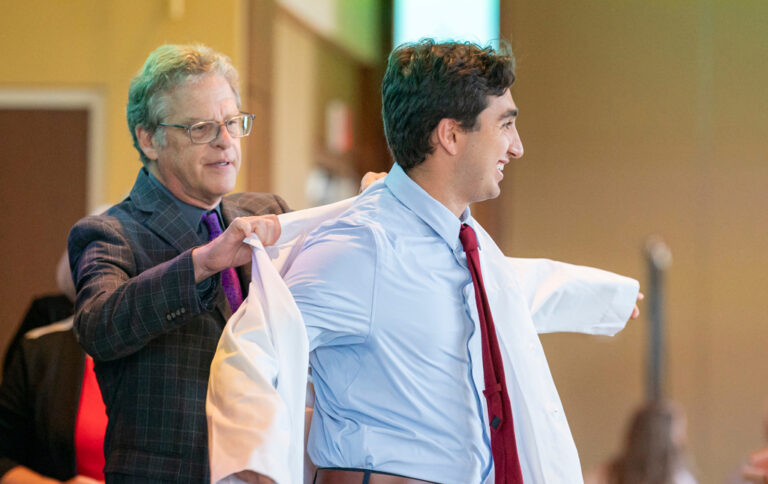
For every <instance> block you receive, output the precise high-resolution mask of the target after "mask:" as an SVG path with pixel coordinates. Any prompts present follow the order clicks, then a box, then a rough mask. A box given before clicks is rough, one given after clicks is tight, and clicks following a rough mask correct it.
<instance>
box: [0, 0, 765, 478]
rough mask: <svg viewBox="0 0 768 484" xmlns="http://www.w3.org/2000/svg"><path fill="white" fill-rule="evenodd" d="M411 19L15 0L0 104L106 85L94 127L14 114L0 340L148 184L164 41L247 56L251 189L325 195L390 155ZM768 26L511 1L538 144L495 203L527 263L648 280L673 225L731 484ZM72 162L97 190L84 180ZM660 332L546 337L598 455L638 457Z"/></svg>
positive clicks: (744, 359) (365, 12)
mask: <svg viewBox="0 0 768 484" xmlns="http://www.w3.org/2000/svg"><path fill="white" fill-rule="evenodd" d="M391 11H392V6H391V4H390V2H389V1H385V0H366V1H353V0H322V1H320V0H316V1H311V0H283V1H276V0H252V1H248V0H220V1H218V2H208V1H204V0H134V1H132V2H119V1H96V0H71V1H68V2H56V1H44V0H28V1H27V2H12V1H11V0H0V12H2V15H0V50H1V51H2V53H3V61H2V62H1V63H0V111H3V110H6V111H11V110H12V109H13V110H19V109H27V110H29V109H31V110H35V109H41V107H40V106H41V104H40V103H42V106H43V107H45V106H46V103H48V104H50V106H48V109H54V110H55V109H61V108H60V107H59V108H57V107H55V106H61V104H62V103H58V104H57V103H56V102H53V101H45V99H51V96H52V97H53V98H56V97H57V96H58V97H59V98H66V99H71V98H72V96H74V97H75V98H76V99H85V101H76V102H74V105H75V108H74V109H73V110H74V111H77V112H79V113H80V114H77V113H76V114H75V115H74V116H75V118H74V119H75V121H61V122H54V123H52V126H50V127H48V126H45V127H44V126H42V125H39V124H36V123H33V122H27V123H21V129H19V130H17V131H13V132H12V133H13V135H12V136H10V135H9V134H8V133H11V131H10V127H11V126H13V125H14V124H17V125H18V124H19V123H18V122H16V123H14V120H15V119H20V118H18V117H17V116H18V114H16V113H15V111H14V112H13V113H11V114H9V116H11V118H10V121H8V120H6V121H5V123H6V124H4V125H3V124H2V123H0V126H5V128H4V132H3V133H0V157H1V158H0V159H2V163H3V165H4V167H3V168H2V173H3V184H2V188H1V189H0V203H2V205H3V207H5V208H6V209H7V207H9V206H10V207H14V208H12V210H11V211H13V212H14V213H15V214H16V215H21V216H20V218H19V219H18V221H16V222H14V223H13V224H4V227H3V229H2V232H0V254H2V256H1V257H2V258H0V263H2V264H3V267H4V274H5V278H4V280H3V282H2V284H0V347H4V346H5V344H6V342H7V340H8V338H9V337H10V335H11V334H12V332H13V331H14V329H15V326H16V325H17V324H18V322H19V321H20V319H21V317H22V315H23V313H24V310H25V308H26V306H27V305H28V304H29V301H30V300H31V298H32V297H33V296H35V295H38V294H42V293H46V292H54V291H55V290H56V289H55V283H54V277H53V273H54V265H55V260H56V258H57V257H58V255H59V254H60V252H61V250H62V249H63V247H64V245H65V240H66V231H67V229H68V227H69V226H71V224H72V223H73V222H74V221H75V220H76V219H77V218H79V217H80V216H82V215H85V214H86V213H87V212H88V211H89V210H91V209H93V208H95V207H96V206H98V205H100V204H103V203H115V202H117V201H119V200H120V199H121V198H122V197H123V196H124V195H125V194H126V193H127V192H128V190H129V189H130V187H131V186H132V184H133V181H134V179H135V176H136V172H137V170H138V169H139V167H140V162H139V161H138V156H137V153H136V151H135V150H134V148H133V147H132V145H131V139H130V135H129V133H128V132H127V128H126V124H125V110H124V107H125V101H126V96H127V90H128V85H129V82H130V79H131V77H132V76H133V74H134V73H135V72H136V71H137V70H138V69H139V67H140V66H141V63H142V62H143V60H144V59H145V58H146V56H147V54H148V53H149V52H150V51H151V50H152V49H153V48H155V47H156V46H157V45H159V44H161V43H164V42H174V43H182V42H191V41H199V42H202V43H205V44H208V45H210V46H212V47H214V48H215V49H217V50H220V51H222V52H224V53H226V54H228V55H229V56H230V57H231V58H232V60H233V62H234V64H235V66H236V67H237V68H238V69H239V70H240V73H241V76H242V79H241V81H242V86H243V100H244V102H243V108H244V109H245V110H248V111H250V112H253V113H255V114H256V115H257V118H256V125H255V126H256V129H255V130H254V133H253V134H252V135H251V136H250V137H249V138H248V139H247V142H246V143H245V148H244V165H243V170H242V172H241V175H240V177H239V182H238V187H237V189H238V190H255V191H274V192H276V193H279V194H280V195H282V196H283V197H285V198H286V200H287V201H288V202H289V204H291V205H292V206H293V207H294V208H303V207H307V206H310V205H312V204H313V203H315V202H316V201H317V200H318V198H317V193H318V190H317V187H318V186H326V187H327V186H328V184H335V185H333V186H334V187H335V188H334V190H335V191H333V190H332V192H333V193H337V194H344V193H347V191H348V190H350V189H352V190H354V188H350V180H351V183H352V186H354V184H356V183H357V180H358V179H359V176H360V175H361V174H362V173H364V172H365V171H367V170H386V169H388V167H389V165H390V164H391V161H390V159H389V155H388V153H387V151H386V145H385V143H384V139H383V134H382V128H381V121H380V100H379V92H378V87H379V83H380V79H381V74H382V71H383V66H384V62H385V59H386V54H387V52H388V51H389V50H390V48H391V34H390V32H391V18H390V17H391ZM766 25H768V2H765V1H762V0H743V1H738V2H734V1H727V0H698V1H697V0H676V1H655V2H647V1H645V2H641V1H639V0H627V1H623V2H615V1H612V2H609V1H605V0H583V1H581V2H562V1H556V0H502V1H501V5H500V27H501V28H500V32H501V35H502V36H503V37H505V38H506V39H508V40H509V41H510V42H511V45H512V47H513V48H514V50H515V52H516V56H517V59H518V70H517V71H518V81H517V82H516V84H515V86H514V87H513V96H514V97H515V100H516V102H517V104H518V106H519V108H520V112H521V114H520V118H519V129H520V133H521V136H522V138H523V142H524V144H525V149H526V155H525V157H524V158H523V159H522V160H520V161H518V162H515V163H514V164H511V165H510V166H509V167H507V169H506V171H505V175H506V176H505V181H504V182H503V185H502V196H501V197H500V198H499V199H497V200H494V201H491V202H486V203H484V204H481V205H479V206H477V207H473V210H474V213H476V214H477V216H478V218H479V219H480V220H481V221H482V222H483V223H484V224H485V225H486V226H487V227H488V228H489V230H490V231H491V233H492V234H493V235H494V236H495V237H496V238H497V240H498V241H500V245H501V246H502V248H503V249H504V250H505V252H506V253H507V254H509V255H515V256H522V257H549V258H554V259H559V260H566V261H570V262H574V263H578V264H586V265H593V266H598V267H602V268H606V269H609V270H613V271H616V272H621V273H624V274H627V275H631V276H634V277H636V278H638V279H640V281H641V284H643V285H645V284H646V283H647V274H646V271H647V269H646V267H645V263H644V261H643V255H642V247H643V244H644V242H645V239H646V237H647V236H648V235H650V234H654V233H657V234H660V235H662V236H663V237H664V238H665V240H666V241H667V243H668V244H669V246H670V247H671V249H672V252H673V257H674V262H673V265H672V266H671V267H670V269H669V271H668V275H667V276H668V279H667V289H668V291H667V293H666V300H667V321H668V327H667V337H668V360H667V364H668V373H667V379H666V386H665V390H666V393H667V395H669V396H670V397H671V398H672V399H674V400H676V401H678V402H680V403H681V404H682V405H683V406H684V407H685V409H686V410H687V413H688V421H689V440H690V447H691V451H692V454H693V457H694V463H695V466H696V469H697V471H698V476H699V477H700V479H701V482H703V483H719V482H723V479H724V478H725V476H726V474H728V473H729V472H731V471H732V470H733V469H735V467H736V466H737V465H738V464H739V463H740V461H741V460H742V459H743V457H744V456H745V455H746V454H747V453H748V452H750V451H751V450H754V449H757V448H759V447H761V446H763V445H764V444H765V442H764V438H763V435H762V425H761V420H762V416H763V409H764V406H765V402H766V397H768V385H766V384H765V383H764V382H765V381H766V379H767V377H768V357H766V356H765V353H766V351H765V350H764V347H765V346H766V342H768V330H767V329H765V326H766V322H767V321H766V319H767V318H768V316H766V315H768V297H766V296H765V295H764V294H763V293H764V292H765V290H766V287H768V276H766V274H768V256H766V253H765V247H766V245H767V244H768V211H766V208H765V207H766V202H768V195H766V187H768V163H767V162H768V144H767V142H766V139H767V138H768V114H767V113H768V94H766V90H765V86H766V85H768V65H767V64H766V62H765V59H766V58H767V54H768V29H766ZM73 93H74V94H73ZM25 96H29V99H32V100H30V101H24V102H21V103H19V102H17V103H16V104H14V103H13V102H10V101H8V99H9V98H10V99H17V100H18V99H22V98H24V99H27V98H26V97H25ZM34 99H38V100H40V99H43V100H42V101H34ZM19 104H20V105H21V107H20V106H19ZM64 104H65V105H66V104H67V102H65V103H64ZM70 104H71V103H70ZM28 105H29V106H33V107H32V108H30V107H29V106H28ZM25 106H26V107H25ZM51 106H53V107H51ZM82 113H85V117H87V118H88V119H89V120H90V121H84V123H85V125H86V126H88V123H89V122H90V123H91V124H90V126H91V129H90V130H89V129H85V130H84V131H83V130H82V129H81V130H80V131H77V130H74V131H73V130H68V129H64V130H63V133H61V134H60V135H59V136H61V138H56V139H63V140H66V139H70V138H77V139H81V140H82V138H83V137H84V135H83V134H82V133H83V132H85V133H91V134H90V135H85V138H86V139H84V140H82V143H83V145H84V147H83V146H80V147H76V148H72V149H71V150H69V149H67V150H64V149H63V148H62V147H63V146H64V144H63V141H62V142H58V141H56V142H54V143H53V146H52V147H51V148H49V150H48V151H45V152H42V155H41V156H42V158H43V161H40V162H39V163H41V164H40V165H35V169H34V170H33V174H32V175H29V174H20V173H21V172H19V171H17V170H15V169H12V168H13V166H14V165H17V164H20V165H21V164H25V165H27V164H31V162H30V161H29V160H27V159H18V157H19V156H21V155H19V153H26V152H21V151H18V146H19V145H21V144H29V145H31V148H30V149H33V151H34V149H35V148H36V147H37V145H38V144H40V143H41V140H44V139H48V138H51V139H53V138H52V134H51V132H52V131H54V130H56V128H57V127H59V128H60V127H61V126H62V125H63V126H72V125H73V124H74V123H76V122H77V121H76V120H77V119H80V118H82V117H83V114H82ZM78 116H79V117H80V118H78ZM94 117H95V118H96V119H97V120H98V123H96V124H97V125H98V126H97V128H98V129H96V128H94V127H93V124H94V123H93V119H94ZM57 119H58V118H57ZM82 123H83V122H82V121H81V124H82ZM78 133H79V134H78ZM93 133H97V136H98V137H99V139H98V140H94V139H87V138H88V137H89V136H90V138H93V137H94V134H93ZM78 149H79V150H84V151H77V150H78ZM38 151H39V150H38ZM78 153H80V154H78ZM82 153H87V154H86V155H82ZM38 154H40V153H38ZM30 156H31V155H30ZM83 156H85V157H86V158H87V159H86V160H83V159H81V158H82V157H83ZM24 157H26V155H24ZM70 158H77V159H70ZM36 163H37V162H36ZM42 163H48V164H42ZM38 166H39V168H37V167H38ZM56 167H59V168H56ZM61 167H72V170H71V171H72V172H73V173H79V174H80V175H76V177H79V178H80V180H79V182H78V183H77V184H76V183H75V182H69V181H67V182H64V181H62V180H63V179H64V178H63V176H64V175H65V174H66V173H67V172H68V171H69V170H66V169H64V170H62V168H61ZM57 170H58V171H57ZM308 181H309V182H310V187H312V186H314V187H315V189H314V191H313V189H309V190H308V189H307V182H308ZM324 184H325V185H324ZM62 185H65V188H66V189H62ZM74 187H77V188H74ZM84 190H85V192H86V193H83V191H84ZM17 200H26V201H24V202H23V203H22V204H21V205H20V206H19V204H18V203H17V204H16V205H14V202H15V201H17ZM35 200H41V201H44V203H40V204H38V203H36V202H35ZM9 225H10V226H9ZM32 241H35V242H36V244H33V243H32ZM13 264H16V265H13ZM11 267H14V268H13V269H10V268H11ZM646 338H647V321H646V319H645V317H644V316H643V317H641V319H640V320H637V321H635V322H633V323H631V324H630V325H629V327H628V328H627V329H626V330H625V331H624V332H622V333H620V334H619V335H618V336H617V337H615V338H595V337H587V336H580V335H545V336H543V337H542V340H543V342H544V345H545V350H546V352H547V355H548V359H549V363H550V366H551V368H552V371H553V374H554V377H555V381H556V383H557V385H558V388H559V390H560V393H561V397H562V399H563V403H564V405H565V409H566V412H567V414H568V418H569V422H570V424H571V428H572V430H573V434H574V437H575V439H576V443H577V446H578V448H579V451H580V454H581V457H582V464H583V467H584V468H585V469H589V468H590V467H592V466H593V465H595V464H597V463H598V462H600V461H602V460H604V459H606V458H608V457H609V456H610V455H612V454H613V453H614V452H615V451H616V449H617V448H618V447H619V445H620V440H621V435H622V434H623V432H624V429H625V425H626V419H627V417H628V415H629V414H630V412H631V411H632V409H633V408H635V407H636V406H637V405H638V404H639V403H641V402H642V400H643V398H644V377H645V373H644V372H645V366H644V365H645V351H646Z"/></svg>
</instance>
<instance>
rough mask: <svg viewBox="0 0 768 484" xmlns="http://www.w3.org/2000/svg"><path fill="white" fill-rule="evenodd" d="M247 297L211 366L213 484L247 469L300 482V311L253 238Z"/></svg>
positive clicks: (303, 360)
mask: <svg viewBox="0 0 768 484" xmlns="http://www.w3.org/2000/svg"><path fill="white" fill-rule="evenodd" d="M250 243H253V244H254V250H253V263H252V278H251V284H250V288H249V292H248V298H247V299H246V301H245V302H244V303H243V304H242V305H241V306H240V308H239V309H238V310H237V312H236V313H235V314H234V315H233V316H232V317H231V318H230V320H229V321H228V322H227V325H226V327H225V328H224V332H223V333H222V336H221V339H220V340H219V345H218V348H217V350H216V354H215V356H214V358H213V362H212V363H211V373H210V378H209V383H208V398H207V402H206V414H207V417H208V447H209V451H208V452H209V457H210V467H211V482H214V483H219V482H221V483H235V482H241V481H240V480H239V479H238V478H237V477H236V474H237V473H238V472H241V471H244V470H249V471H254V472H257V473H259V474H263V475H266V476H268V477H270V478H272V479H273V480H274V481H275V482H277V483H278V484H301V483H302V482H303V461H304V412H305V408H304V403H305V392H306V384H307V368H308V365H309V356H308V344H307V335H306V331H305V329H304V322H303V320H302V317H301V314H300V313H299V309H298V308H297V307H296V303H295V302H294V301H293V298H292V297H291V294H290V292H289V291H288V287H287V286H286V285H285V283H284V282H283V280H282V278H281V277H280V275H279V274H278V272H277V270H276V269H275V267H274V266H273V265H272V262H271V260H270V259H269V257H267V254H266V252H265V250H264V248H263V247H262V246H261V243H260V242H259V241H258V239H257V238H254V240H251V241H250Z"/></svg>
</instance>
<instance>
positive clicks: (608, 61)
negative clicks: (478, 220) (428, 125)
mask: <svg viewBox="0 0 768 484" xmlns="http://www.w3.org/2000/svg"><path fill="white" fill-rule="evenodd" d="M766 25H768V3H765V2H758V1H744V2H728V1H724V0H723V1H693V0H691V1H679V2H641V1H629V2H608V1H601V0H587V1H582V2H561V1H559V0H514V1H512V0H510V1H509V2H505V3H504V6H503V12H502V34H503V35H505V36H507V37H508V38H511V41H512V45H513V46H514V48H515V51H516V55H517V58H518V82H517V83H516V85H515V87H514V89H513V95H514V96H515V99H516V101H517V103H518V106H519V107H520V111H521V114H520V119H519V129H520V132H521V135H522V137H523V141H524V144H525V148H526V155H525V157H524V158H523V159H522V160H521V161H519V162H516V163H515V166H514V168H513V170H511V171H510V170H509V169H507V171H505V175H506V180H505V182H504V192H505V194H504V195H503V201H502V208H501V211H502V213H503V216H504V217H506V223H505V224H503V229H504V233H503V235H504V237H505V240H506V241H507V247H506V250H507V252H508V253H512V254H515V255H518V256H534V257H539V256H546V257H551V258H556V259H561V260H567V261H572V262H575V263H580V264H588V265H594V266H598V267H603V268H607V269H610V270H614V271H618V272H621V273H625V274H628V275H633V276H635V277H636V278H638V279H640V281H641V283H642V284H646V282H647V279H648V278H647V275H646V268H645V265H644V262H643V259H642V254H641V249H642V245H643V242H644V240H645V238H646V236H648V235H649V234H652V233H658V234H661V235H662V236H663V237H664V238H665V239H666V240H667V242H668V244H669V245H670V246H671V249H672V252H673V255H674V263H673V265H672V266H671V268H670V270H669V273H668V281H667V282H668V292H667V301H668V305H667V319H668V323H669V328H668V333H667V335H668V345H669V353H668V355H669V360H668V364H669V367H668V368H669V373H668V381H667V391H668V395H669V396H670V397H671V398H673V399H675V400H677V401H679V402H681V403H682V404H683V405H684V406H685V407H686V409H687V411H688V417H689V438H690V440H691V450H692V452H693V454H694V457H695V464H696V466H697V468H698V470H699V476H700V477H701V478H702V480H701V482H703V483H716V482H722V479H723V477H724V476H725V474H726V473H728V472H730V471H731V470H732V469H733V468H734V467H735V466H736V465H737V464H738V463H739V462H740V460H741V459H742V458H743V457H744V456H745V455H746V454H747V453H748V452H749V451H750V450H754V449H756V448H758V447H760V446H762V445H764V444H765V442H764V440H763V437H762V426H761V420H762V416H763V407H764V402H765V400H766V397H768V385H765V383H764V381H765V378H766V376H767V375H768V357H766V356H765V355H766V351H765V349H764V348H765V342H766V340H768V338H767V336H768V330H766V322H767V321H766V320H767V319H768V298H767V297H766V296H765V295H764V294H763V292H764V291H765V288H766V283H768V277H767V276H766V274H767V273H768V255H766V251H765V248H766V245H767V244H768V211H766V209H765V206H766V202H768V194H767V192H766V188H767V187H768V163H767V162H768V144H766V136H767V135H768V114H767V113H768V95H766V91H765V86H766V85H768V65H766V63H765V62H763V61H762V60H759V59H765V57H766V52H768V29H766V27H765V26H766ZM510 175H511V176H510ZM646 338H647V320H646V319H645V318H642V319H641V320H638V321H636V322H633V323H631V324H630V326H629V327H628V329H626V330H625V331H624V332H623V333H621V334H620V335H619V336H617V337H616V338H613V339H608V338H594V337H586V336H577V335H547V336H544V337H543V338H542V339H543V342H544V345H545V349H546V351H547V355H548V358H549V362H550V365H551V367H552V371H553V374H554V376H555V381H556V383H557V384H558V388H559V390H560V392H561V396H562V399H563V403H564V405H565V408H566V412H567V413H568V417H569V421H570V423H571V427H572V429H573V433H574V437H575V439H576V443H577V446H578V447H579V449H580V454H581V456H582V461H583V464H584V467H585V469H588V468H590V467H591V466H593V465H595V464H596V463H597V462H599V461H601V460H603V459H605V458H607V457H608V456H610V455H611V454H612V453H613V452H614V451H615V450H616V449H617V447H618V445H619V443H620V439H621V436H622V435H623V432H624V429H625V424H626V418H627V416H628V415H629V414H630V413H631V411H632V409H633V408H634V407H635V406H636V405H638V404H639V403H640V402H642V399H643V397H644V390H645V387H644V365H645V348H646Z"/></svg>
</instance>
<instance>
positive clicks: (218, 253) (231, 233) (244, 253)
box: [192, 215, 280, 282]
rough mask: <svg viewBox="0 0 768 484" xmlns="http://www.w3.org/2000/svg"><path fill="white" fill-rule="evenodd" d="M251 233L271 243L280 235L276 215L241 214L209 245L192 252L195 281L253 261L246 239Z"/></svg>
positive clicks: (264, 241) (264, 242)
mask: <svg viewBox="0 0 768 484" xmlns="http://www.w3.org/2000/svg"><path fill="white" fill-rule="evenodd" d="M251 234H256V236H257V237H258V238H259V240H261V243H262V244H264V245H265V246H266V245H272V244H274V243H275V242H277V239H278V238H280V221H279V220H278V219H277V215H259V216H254V217H238V218H236V219H235V220H233V221H232V223H231V224H229V227H227V230H225V231H224V232H223V233H222V234H221V235H219V236H218V237H216V238H215V239H213V240H212V241H210V242H208V243H207V244H205V245H203V246H201V247H198V248H196V249H195V250H193V251H192V263H193V264H194V266H195V282H200V281H202V280H204V279H206V278H208V277H210V276H212V275H214V274H216V273H218V272H221V271H223V270H224V269H227V268H229V267H238V266H241V265H243V264H247V263H248V261H250V260H251V247H250V246H249V245H247V244H245V243H243V239H245V238H246V237H248V236H249V235H251Z"/></svg>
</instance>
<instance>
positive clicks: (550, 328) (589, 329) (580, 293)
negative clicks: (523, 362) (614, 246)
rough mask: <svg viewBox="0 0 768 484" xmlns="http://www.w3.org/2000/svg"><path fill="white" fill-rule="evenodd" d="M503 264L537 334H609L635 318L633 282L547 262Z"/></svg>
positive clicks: (635, 288) (515, 260)
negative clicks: (514, 279)
mask: <svg viewBox="0 0 768 484" xmlns="http://www.w3.org/2000/svg"><path fill="white" fill-rule="evenodd" d="M507 260H508V262H509V265H510V266H509V268H510V269H511V270H513V271H514V273H515V275H516V277H517V279H518V282H519V284H520V288H521V290H522V293H523V297H524V298H525V299H526V302H527V303H528V306H529V308H530V310H531V316H532V317H533V322H534V325H535V326H536V330H537V331H538V332H539V333H548V332H556V331H572V332H580V333H589V334H603V335H613V334H616V333H617V332H618V331H620V330H621V329H622V328H624V325H625V324H626V322H627V320H629V319H630V317H637V316H638V315H639V310H637V306H636V303H637V301H639V300H641V299H642V294H640V293H639V287H640V285H639V283H638V282H637V281H636V280H634V279H630V278H628V277H624V276H620V275H618V274H614V273H612V272H607V271H603V270H600V269H594V268H592V267H584V266H576V265H572V264H566V263H563V262H555V261H551V260H547V259H518V258H511V257H509V258H507Z"/></svg>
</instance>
